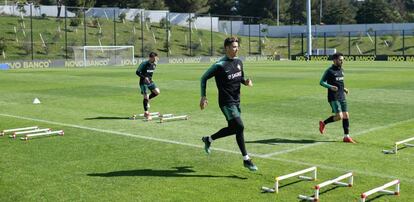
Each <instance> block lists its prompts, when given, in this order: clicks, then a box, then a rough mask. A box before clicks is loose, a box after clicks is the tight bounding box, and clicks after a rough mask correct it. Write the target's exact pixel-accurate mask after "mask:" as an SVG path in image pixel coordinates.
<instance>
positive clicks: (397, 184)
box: [361, 180, 400, 202]
mask: <svg viewBox="0 0 414 202" xmlns="http://www.w3.org/2000/svg"><path fill="white" fill-rule="evenodd" d="M394 185H395V189H394V191H390V190H387V189H386V188H388V187H391V186H394ZM377 192H381V193H385V194H392V195H397V196H398V195H400V180H393V181H391V182H388V183H387V184H384V185H382V186H380V187H377V188H374V189H371V190H369V191H367V192H364V193H362V194H361V202H365V199H366V198H367V197H368V196H369V195H371V194H374V193H377Z"/></svg>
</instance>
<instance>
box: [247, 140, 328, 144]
mask: <svg viewBox="0 0 414 202" xmlns="http://www.w3.org/2000/svg"><path fill="white" fill-rule="evenodd" d="M317 142H335V141H331V140H322V141H321V140H305V139H300V140H291V139H284V138H272V139H264V140H254V141H246V143H257V144H272V145H276V144H315V143H317Z"/></svg>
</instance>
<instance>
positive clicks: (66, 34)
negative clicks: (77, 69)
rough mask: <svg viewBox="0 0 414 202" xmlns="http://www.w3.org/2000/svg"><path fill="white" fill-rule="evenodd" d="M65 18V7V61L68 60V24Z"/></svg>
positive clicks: (66, 10)
mask: <svg viewBox="0 0 414 202" xmlns="http://www.w3.org/2000/svg"><path fill="white" fill-rule="evenodd" d="M67 17H68V9H67V8H66V6H65V59H68V24H67Z"/></svg>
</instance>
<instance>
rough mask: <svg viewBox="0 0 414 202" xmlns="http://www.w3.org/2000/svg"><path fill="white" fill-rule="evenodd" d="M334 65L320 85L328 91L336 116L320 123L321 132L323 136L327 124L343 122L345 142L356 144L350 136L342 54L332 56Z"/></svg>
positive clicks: (325, 74) (324, 75)
mask: <svg viewBox="0 0 414 202" xmlns="http://www.w3.org/2000/svg"><path fill="white" fill-rule="evenodd" d="M332 60H333V64H332V66H331V67H329V68H328V69H327V70H326V71H325V73H324V74H323V76H322V78H321V80H320V82H319V84H320V85H321V86H323V87H325V88H327V89H328V102H329V104H330V105H331V108H332V113H334V114H335V115H334V116H330V117H329V118H327V119H326V120H325V121H319V132H320V133H321V134H323V133H324V131H325V126H326V124H329V123H332V122H335V121H339V120H342V126H343V129H344V138H343V142H347V143H356V142H355V141H354V140H352V138H351V137H350V136H349V113H348V106H347V103H346V94H348V92H349V91H348V89H347V88H345V83H344V72H343V68H342V64H343V61H344V56H343V55H342V53H335V54H334V55H333V56H332Z"/></svg>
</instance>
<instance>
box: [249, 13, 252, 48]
mask: <svg viewBox="0 0 414 202" xmlns="http://www.w3.org/2000/svg"><path fill="white" fill-rule="evenodd" d="M250 24H252V18H249V55H251V54H252V50H251V47H250V45H251V40H250V36H251V34H250Z"/></svg>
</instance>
